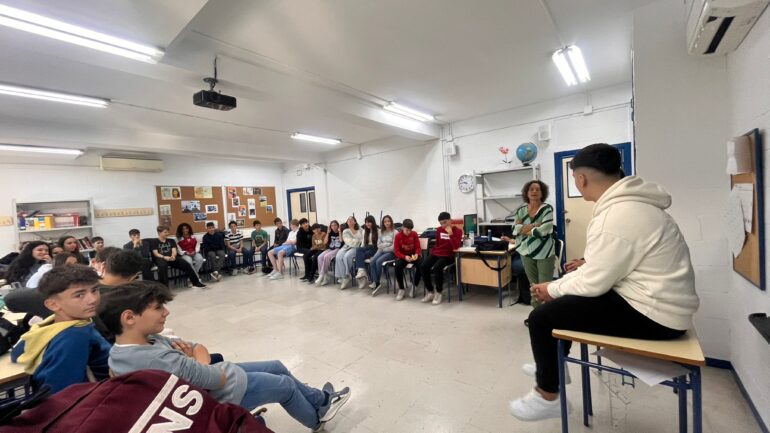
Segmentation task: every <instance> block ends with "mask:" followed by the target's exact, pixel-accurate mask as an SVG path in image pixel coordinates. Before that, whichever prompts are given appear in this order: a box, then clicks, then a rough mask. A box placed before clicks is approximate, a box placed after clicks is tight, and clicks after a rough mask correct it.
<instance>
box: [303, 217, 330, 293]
mask: <svg viewBox="0 0 770 433" xmlns="http://www.w3.org/2000/svg"><path fill="white" fill-rule="evenodd" d="M310 229H311V230H312V231H313V239H312V240H311V242H312V245H311V247H310V253H308V254H307V255H306V256H305V257H304V259H305V276H304V278H303V279H304V280H305V281H307V282H308V283H311V284H312V283H313V282H314V280H313V275H315V271H316V269H317V268H318V256H319V255H321V253H323V252H324V250H326V233H324V232H322V231H321V224H318V223H315V224H313V225H312V226H311V227H310Z"/></svg>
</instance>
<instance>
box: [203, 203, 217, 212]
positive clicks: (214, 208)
mask: <svg viewBox="0 0 770 433" xmlns="http://www.w3.org/2000/svg"><path fill="white" fill-rule="evenodd" d="M206 213H219V206H218V205H215V204H207V205H206Z"/></svg>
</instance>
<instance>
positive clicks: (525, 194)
mask: <svg viewBox="0 0 770 433" xmlns="http://www.w3.org/2000/svg"><path fill="white" fill-rule="evenodd" d="M535 183H536V184H538V185H540V196H541V198H540V201H545V199H547V198H548V185H546V184H545V182H543V181H542V180H530V181H529V182H527V183H525V184H524V187H523V188H521V198H522V199H523V200H524V203H527V204H529V187H531V186H532V185H533V184H535Z"/></svg>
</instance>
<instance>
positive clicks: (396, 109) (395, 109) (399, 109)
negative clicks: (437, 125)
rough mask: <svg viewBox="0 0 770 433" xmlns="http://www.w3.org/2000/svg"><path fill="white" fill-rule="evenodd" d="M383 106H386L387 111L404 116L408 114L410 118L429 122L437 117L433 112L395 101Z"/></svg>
mask: <svg viewBox="0 0 770 433" xmlns="http://www.w3.org/2000/svg"><path fill="white" fill-rule="evenodd" d="M382 108H384V109H385V110H387V111H390V112H391V113H396V114H400V115H402V116H406V117H408V118H410V119H415V120H419V121H421V122H429V121H432V120H435V119H436V117H435V116H433V115H432V114H427V113H423V112H421V111H417V110H415V109H413V108H409V107H405V106H403V105H401V104H398V103H395V102H391V103H389V104H387V105H385V106H384V107H382Z"/></svg>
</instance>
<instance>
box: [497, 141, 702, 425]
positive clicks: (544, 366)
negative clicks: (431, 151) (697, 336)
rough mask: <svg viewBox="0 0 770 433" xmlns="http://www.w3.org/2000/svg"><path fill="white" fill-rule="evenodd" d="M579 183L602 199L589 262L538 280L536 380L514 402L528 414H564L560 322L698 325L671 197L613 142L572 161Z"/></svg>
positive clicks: (666, 336)
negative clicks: (630, 165)
mask: <svg viewBox="0 0 770 433" xmlns="http://www.w3.org/2000/svg"><path fill="white" fill-rule="evenodd" d="M571 168H572V169H573V177H574V178H575V185H576V186H577V188H578V190H579V191H580V193H581V194H583V199H584V200H586V201H592V202H596V205H595V206H594V209H593V217H592V218H591V221H590V222H589V224H588V230H587V232H588V233H587V239H586V249H585V259H586V262H585V264H584V265H582V266H580V267H579V268H577V270H575V271H573V272H571V273H568V274H566V275H565V276H564V277H563V278H561V279H559V280H557V281H553V282H549V283H541V284H535V285H533V286H532V293H533V296H535V297H537V298H538V299H539V300H540V301H542V302H544V304H543V305H541V306H540V307H538V308H536V309H534V310H533V311H532V312H531V313H530V315H529V335H530V341H531V344H532V353H533V355H534V357H535V363H536V369H535V370H536V373H535V376H536V381H537V387H536V388H535V389H534V390H531V391H530V392H529V393H528V394H527V395H526V396H524V397H522V398H519V399H517V400H515V401H513V402H511V404H510V409H511V413H512V414H513V415H514V416H515V417H516V418H519V419H521V420H524V421H537V420H541V419H547V418H559V417H560V416H561V411H560V404H559V394H558V392H559V374H558V360H557V340H556V339H555V338H554V337H553V336H552V335H551V334H552V332H553V330H554V329H566V330H571V331H581V332H590V333H595V334H603V335H610V336H616V337H627V338H637V339H646V340H670V339H674V338H677V337H680V336H682V335H683V334H684V333H685V331H686V330H687V329H689V328H690V327H691V326H692V317H693V314H695V311H696V310H697V309H698V296H697V295H696V293H695V281H694V273H693V268H692V263H691V262H690V251H689V249H688V248H687V244H686V243H685V240H684V237H683V236H682V233H681V232H680V231H679V227H678V226H677V225H676V223H675V222H674V219H673V218H671V216H670V215H669V214H667V213H666V212H665V209H667V208H668V207H669V206H671V196H670V195H669V194H668V193H667V192H666V191H665V190H664V189H663V188H661V187H660V186H658V185H656V184H654V183H651V182H645V181H644V180H642V179H641V178H639V177H636V176H631V177H624V174H623V170H622V169H621V157H620V152H619V151H618V150H617V149H615V148H614V147H612V146H610V145H608V144H592V145H590V146H587V147H585V148H583V149H581V150H580V151H579V152H578V153H577V155H575V158H574V159H573V160H572V162H571Z"/></svg>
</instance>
